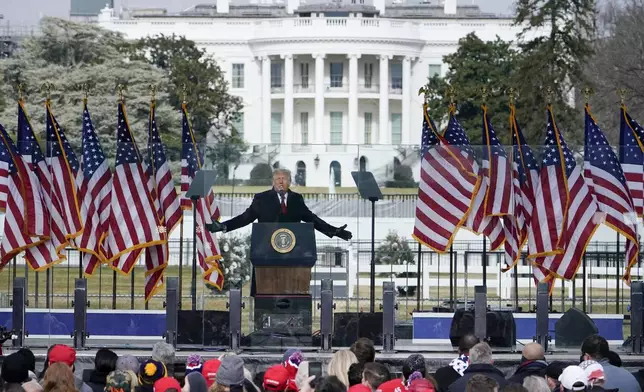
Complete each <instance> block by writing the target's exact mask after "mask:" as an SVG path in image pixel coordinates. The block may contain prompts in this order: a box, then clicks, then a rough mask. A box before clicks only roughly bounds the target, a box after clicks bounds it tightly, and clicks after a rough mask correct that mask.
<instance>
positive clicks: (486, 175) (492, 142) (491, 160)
mask: <svg viewBox="0 0 644 392" xmlns="http://www.w3.org/2000/svg"><path fill="white" fill-rule="evenodd" d="M483 146H484V147H483V159H482V170H481V172H482V175H483V182H485V183H486V184H487V192H486V193H485V204H484V215H485V216H489V215H512V214H514V203H513V197H514V194H513V189H512V168H511V162H510V160H509V159H508V154H507V153H506V151H505V148H504V147H503V145H501V143H500V142H499V139H498V138H497V137H496V132H495V131H494V127H493V126H492V122H491V121H490V118H489V117H488V113H487V106H483Z"/></svg>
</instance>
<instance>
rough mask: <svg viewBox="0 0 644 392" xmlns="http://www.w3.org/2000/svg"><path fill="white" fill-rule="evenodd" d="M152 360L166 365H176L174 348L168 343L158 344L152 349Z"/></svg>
mask: <svg viewBox="0 0 644 392" xmlns="http://www.w3.org/2000/svg"><path fill="white" fill-rule="evenodd" d="M152 359H154V360H155V361H159V362H163V363H164V364H165V365H170V364H173V363H174V347H172V345H171V344H168V343H166V342H158V343H155V344H154V347H152Z"/></svg>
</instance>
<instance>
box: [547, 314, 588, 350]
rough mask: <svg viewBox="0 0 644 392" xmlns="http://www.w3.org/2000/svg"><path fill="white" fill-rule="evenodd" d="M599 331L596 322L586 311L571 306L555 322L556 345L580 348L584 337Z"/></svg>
mask: <svg viewBox="0 0 644 392" xmlns="http://www.w3.org/2000/svg"><path fill="white" fill-rule="evenodd" d="M597 332H598V330H597V326H596V325H595V322H594V321H593V320H592V319H591V318H590V317H588V315H587V314H586V313H584V312H583V311H581V310H579V309H577V308H570V309H568V310H567V311H566V313H564V314H562V315H561V318H560V319H559V320H557V322H556V323H555V346H556V347H558V348H559V347H561V348H576V349H578V348H580V347H581V343H582V342H583V341H584V339H586V338H587V337H588V336H590V335H594V334H596V333H597Z"/></svg>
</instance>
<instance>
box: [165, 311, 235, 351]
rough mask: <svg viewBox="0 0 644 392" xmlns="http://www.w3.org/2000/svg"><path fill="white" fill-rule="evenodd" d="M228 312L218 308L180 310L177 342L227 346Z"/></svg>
mask: <svg viewBox="0 0 644 392" xmlns="http://www.w3.org/2000/svg"><path fill="white" fill-rule="evenodd" d="M228 319H229V315H228V312H223V311H219V310H204V311H201V310H180V311H179V314H178V322H177V344H186V345H204V346H213V347H215V346H217V347H218V346H228V345H229V340H230V335H229V334H230V331H229V329H230V328H229V326H228Z"/></svg>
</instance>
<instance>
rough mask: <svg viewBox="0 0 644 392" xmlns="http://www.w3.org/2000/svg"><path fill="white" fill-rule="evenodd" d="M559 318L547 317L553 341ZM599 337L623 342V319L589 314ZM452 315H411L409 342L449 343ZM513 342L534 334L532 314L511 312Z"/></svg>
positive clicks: (533, 316)
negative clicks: (514, 334) (411, 325)
mask: <svg viewBox="0 0 644 392" xmlns="http://www.w3.org/2000/svg"><path fill="white" fill-rule="evenodd" d="M561 316H562V314H561V313H556V314H550V317H549V320H548V330H549V331H550V335H551V336H552V338H553V340H554V337H555V324H556V323H557V320H559V318H560V317H561ZM589 316H590V318H591V319H592V320H593V321H594V322H595V325H596V326H597V329H598V331H599V334H600V335H601V336H603V337H604V338H605V339H606V340H608V341H613V342H616V341H623V340H624V334H623V327H624V316H623V315H621V314H590V315H589ZM453 317H454V314H453V313H423V312H420V313H414V314H413V323H412V324H413V328H414V330H413V340H414V343H446V342H448V341H449V331H450V327H451V325H452V318H453ZM514 322H515V325H516V331H517V340H522V341H526V340H529V341H531V340H532V339H533V337H534V335H535V333H536V324H537V319H536V315H535V314H534V313H514Z"/></svg>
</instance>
